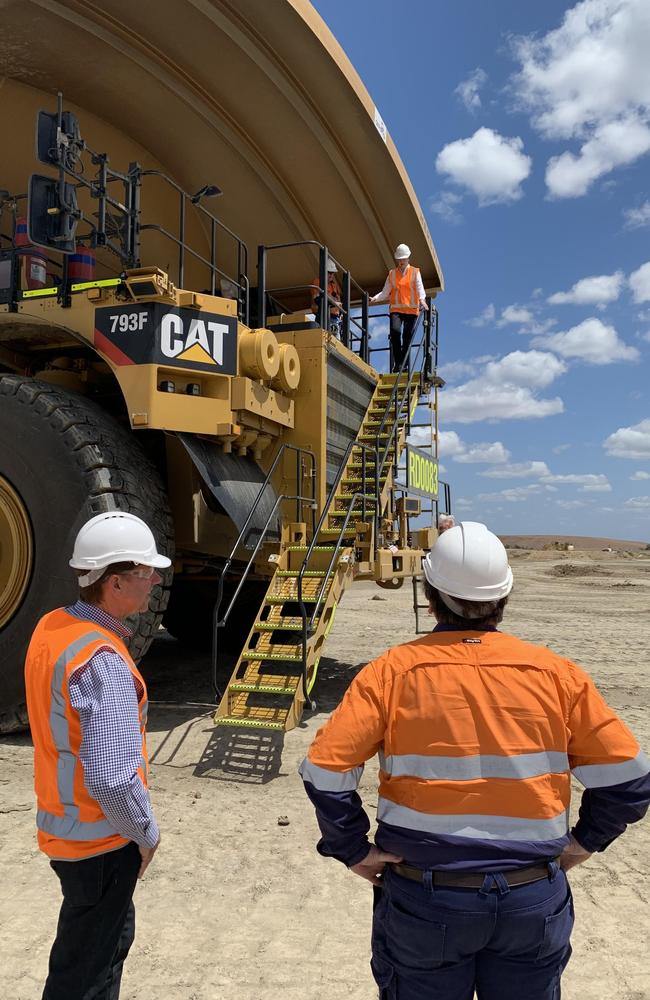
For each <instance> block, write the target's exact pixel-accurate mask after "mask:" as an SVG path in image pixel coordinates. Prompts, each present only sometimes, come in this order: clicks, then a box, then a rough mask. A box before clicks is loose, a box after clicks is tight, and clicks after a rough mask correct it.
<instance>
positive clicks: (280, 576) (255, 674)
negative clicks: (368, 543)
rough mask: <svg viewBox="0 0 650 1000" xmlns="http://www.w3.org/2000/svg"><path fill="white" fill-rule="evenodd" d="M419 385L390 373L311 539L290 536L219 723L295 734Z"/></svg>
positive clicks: (386, 488)
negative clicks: (360, 535) (292, 540)
mask: <svg viewBox="0 0 650 1000" xmlns="http://www.w3.org/2000/svg"><path fill="white" fill-rule="evenodd" d="M418 385H419V376H414V375H413V376H410V375H409V374H408V373H407V372H405V373H403V374H399V375H382V376H380V378H379V381H378V383H377V386H376V389H375V392H374V394H373V396H372V399H371V401H370V404H369V406H368V410H367V411H366V415H365V417H364V420H363V423H362V425H361V427H360V429H359V433H358V434H357V437H356V440H355V441H353V442H351V443H350V445H349V447H348V450H347V453H346V456H345V458H344V460H343V463H342V465H341V468H340V470H339V475H338V476H337V479H336V481H335V483H334V485H333V487H332V489H331V491H330V494H329V497H328V500H327V503H326V504H325V507H324V509H323V512H322V515H321V518H320V520H319V523H318V525H317V526H316V527H315V528H314V531H313V533H312V537H311V539H310V540H309V542H308V544H304V545H296V544H284V543H282V542H281V544H280V549H279V552H278V553H277V555H276V556H274V557H273V558H274V561H275V566H276V568H275V571H274V573H273V576H272V578H271V580H270V583H269V587H268V590H267V593H266V595H265V597H264V600H263V601H262V605H261V607H260V610H259V613H258V614H257V616H256V619H255V622H254V624H253V626H252V628H251V631H250V633H249V635H248V638H247V640H246V642H245V643H244V647H243V649H242V652H241V655H240V657H239V660H238V661H237V664H236V666H235V669H234V671H233V673H232V676H231V678H230V681H229V683H228V686H227V688H226V690H225V693H224V695H223V697H222V699H221V702H220V704H219V707H218V709H217V712H216V715H215V717H214V721H215V724H216V725H218V726H239V727H244V728H255V729H268V730H279V731H288V730H290V729H293V728H294V727H295V726H296V725H297V724H298V723H299V721H300V718H301V716H302V712H303V709H304V707H305V704H307V703H308V702H310V693H311V691H312V689H313V686H314V683H315V681H316V674H317V671H318V664H319V661H320V658H321V655H322V651H323V646H324V643H325V640H326V639H327V636H328V634H329V632H330V629H331V628H332V625H333V623H334V617H335V614H336V609H337V606H338V604H339V601H340V600H341V597H342V596H343V593H344V591H345V590H346V588H347V586H348V585H349V584H350V583H351V582H352V580H353V578H354V564H355V548H356V547H357V542H358V533H359V532H360V531H361V532H362V533H363V532H366V533H367V531H368V530H369V531H370V532H375V531H376V530H377V524H378V521H379V518H380V517H381V515H382V514H383V513H384V512H385V510H386V506H387V503H388V496H389V492H390V487H391V484H392V480H393V475H394V471H395V469H396V466H397V462H398V461H399V456H400V453H401V451H402V449H403V447H404V444H405V441H406V434H407V428H408V423H409V420H410V417H411V415H412V413H413V411H414V409H415V406H416V405H417V395H418ZM407 392H408V393H409V397H410V398H409V405H408V406H406V407H405V406H404V405H403V400H404V397H405V393H407ZM411 398H412V401H411ZM396 416H397V419H396Z"/></svg>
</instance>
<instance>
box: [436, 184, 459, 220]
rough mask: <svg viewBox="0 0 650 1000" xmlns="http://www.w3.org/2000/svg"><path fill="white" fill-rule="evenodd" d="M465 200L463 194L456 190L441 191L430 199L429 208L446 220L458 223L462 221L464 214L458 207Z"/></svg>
mask: <svg viewBox="0 0 650 1000" xmlns="http://www.w3.org/2000/svg"><path fill="white" fill-rule="evenodd" d="M462 200H463V196H462V194H458V193H457V192H456V191H441V192H440V193H439V194H438V195H436V197H435V198H431V200H430V201H429V208H430V209H431V211H432V212H435V214H436V215H439V216H440V218H441V219H444V220H445V222H451V223H453V224H454V225H457V224H458V223H459V222H462V218H463V217H462V215H461V214H460V212H459V211H457V209H458V205H459V204H460V203H461V201H462Z"/></svg>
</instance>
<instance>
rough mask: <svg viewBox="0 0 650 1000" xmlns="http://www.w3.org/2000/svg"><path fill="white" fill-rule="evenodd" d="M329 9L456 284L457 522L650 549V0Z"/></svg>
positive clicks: (447, 302)
mask: <svg viewBox="0 0 650 1000" xmlns="http://www.w3.org/2000/svg"><path fill="white" fill-rule="evenodd" d="M315 6H316V7H317V9H318V10H319V12H320V13H321V15H322V16H323V18H324V19H325V21H326V22H327V23H328V25H329V26H330V28H331V29H332V31H333V32H334V34H335V35H336V37H337V38H338V40H339V41H340V43H341V44H342V46H343V48H344V49H345V50H346V52H347V53H348V55H349V57H350V59H351V60H352V62H353V64H354V66H355V67H356V69H357V70H358V72H359V74H360V76H361V78H362V79H363V81H364V83H365V85H366V87H367V88H368V90H369V92H370V94H371V96H372V98H373V99H374V101H375V104H376V105H377V107H378V109H379V111H380V113H381V115H382V117H383V119H384V121H385V123H386V126H387V128H388V130H389V132H390V134H391V136H392V138H393V140H394V142H395V143H396V145H397V148H398V150H399V152H400V155H401V157H402V159H403V161H404V164H405V166H406V169H407V170H408V172H409V174H410V177H411V180H412V181H413V184H414V186H415V189H416V192H417V194H418V197H419V199H420V203H421V205H422V208H423V210H424V212H425V214H426V217H427V220H428V223H429V228H430V230H431V233H432V236H433V239H434V242H435V244H436V248H437V250H438V254H439V257H440V260H441V264H442V267H443V271H444V274H445V282H446V291H445V292H444V294H442V295H441V296H440V297H439V299H438V303H437V304H438V308H439V312H440V325H441V354H440V369H439V370H440V373H441V374H442V375H443V376H444V377H445V378H446V379H447V383H448V384H447V387H446V388H445V389H444V390H443V392H442V393H441V394H440V426H441V431H442V433H441V440H440V445H441V460H442V464H443V466H444V470H445V471H444V476H443V478H445V479H447V480H448V481H449V482H450V483H451V486H452V491H453V493H452V495H453V497H454V508H455V512H456V513H457V514H460V515H462V516H463V517H464V518H466V519H468V518H476V519H480V520H485V521H487V522H488V523H489V524H490V526H491V527H493V528H494V529H495V530H497V531H500V532H502V533H508V534H514V533H528V532H530V533H539V534H584V535H603V536H609V537H617V538H630V539H645V540H648V541H650V400H649V398H648V386H649V384H650V190H649V189H650V185H649V184H648V179H649V177H650V58H649V57H648V53H649V52H650V3H648V0H582V2H580V3H576V4H571V3H560V2H556V0H546V2H545V3H544V4H538V3H521V2H520V0H490V3H483V2H481V0H455V3H454V4H453V5H452V4H450V3H442V2H441V0H435V2H434V0H413V2H412V3H410V4H408V5H402V6H400V5H396V4H395V3H394V2H387V0H351V2H347V3H344V2H342V0H315ZM394 239H395V242H396V243H397V242H399V241H402V240H405V241H406V242H408V233H395V236H394ZM414 263H416V264H417V261H415V260H414Z"/></svg>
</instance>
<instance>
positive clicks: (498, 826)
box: [377, 796, 569, 841]
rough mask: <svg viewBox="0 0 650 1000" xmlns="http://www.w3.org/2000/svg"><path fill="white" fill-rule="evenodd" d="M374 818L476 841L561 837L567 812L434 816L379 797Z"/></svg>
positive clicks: (566, 828)
mask: <svg viewBox="0 0 650 1000" xmlns="http://www.w3.org/2000/svg"><path fill="white" fill-rule="evenodd" d="M377 819H378V820H381V822H382V823H390V824H392V825H393V826H403V827H405V828H406V829H407V830H424V831H426V832H427V833H440V834H443V835H446V836H451V837H470V838H472V839H476V840H532V841H538V840H555V839H556V838H557V837H563V836H564V835H565V834H566V832H567V830H568V828H569V824H568V815H567V812H566V811H565V812H561V813H560V814H559V815H558V816H553V818H552V819H523V818H522V817H520V816H480V815H472V814H470V815H465V816H454V815H444V816H435V815H432V814H431V813H423V812H419V811H418V810H417V809H409V808H408V806H400V805H397V803H395V802H391V801H390V799H384V798H382V797H381V796H380V797H379V803H378V805H377Z"/></svg>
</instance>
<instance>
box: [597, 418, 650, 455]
mask: <svg viewBox="0 0 650 1000" xmlns="http://www.w3.org/2000/svg"><path fill="white" fill-rule="evenodd" d="M604 448H605V451H606V452H607V453H608V454H609V455H612V456H613V457H614V458H647V459H650V418H646V419H645V420H641V421H640V422H639V423H638V424H633V425H632V427H619V428H618V430H617V431H614V433H613V434H610V435H609V437H608V438H606V440H605V441H604Z"/></svg>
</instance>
